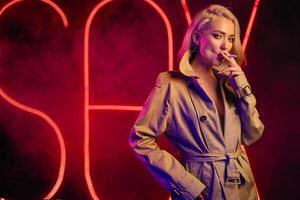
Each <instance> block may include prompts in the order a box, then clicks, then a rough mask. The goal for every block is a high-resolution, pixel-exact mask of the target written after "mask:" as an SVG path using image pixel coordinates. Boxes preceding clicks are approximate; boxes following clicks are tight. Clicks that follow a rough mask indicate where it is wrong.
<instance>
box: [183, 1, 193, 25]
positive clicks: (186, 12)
mask: <svg viewBox="0 0 300 200" xmlns="http://www.w3.org/2000/svg"><path fill="white" fill-rule="evenodd" d="M181 5H182V8H183V11H184V14H185V18H186V21H187V23H188V25H190V24H191V22H192V19H191V13H190V10H189V7H188V5H187V3H186V0H181Z"/></svg>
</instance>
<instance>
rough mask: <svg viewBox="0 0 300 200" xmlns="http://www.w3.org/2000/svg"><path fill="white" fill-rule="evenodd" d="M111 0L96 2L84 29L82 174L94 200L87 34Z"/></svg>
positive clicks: (95, 197)
mask: <svg viewBox="0 0 300 200" xmlns="http://www.w3.org/2000/svg"><path fill="white" fill-rule="evenodd" d="M109 2H111V0H104V1H102V2H100V3H98V4H97V5H96V6H95V7H94V9H93V10H92V12H91V13H90V15H89V17H88V19H87V22H86V24H85V29H84V58H83V59H84V106H83V107H84V176H85V180H86V183H87V186H88V190H89V192H90V195H91V196H92V198H93V199H94V200H99V197H98V196H97V194H96V191H95V188H94V186H93V182H92V179H91V172H90V150H89V137H90V130H89V129H90V123H89V95H90V94H89V35H90V27H91V24H92V20H93V18H94V17H95V15H96V13H97V12H98V10H100V8H102V7H103V6H104V5H105V4H107V3H109Z"/></svg>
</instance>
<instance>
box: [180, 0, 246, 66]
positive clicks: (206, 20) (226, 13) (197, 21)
mask: <svg viewBox="0 0 300 200" xmlns="http://www.w3.org/2000/svg"><path fill="white" fill-rule="evenodd" d="M216 16H222V17H225V18H226V19H229V20H230V21H232V22H233V24H234V29H235V30H234V42H233V46H232V50H231V53H233V54H236V55H237V56H238V57H237V58H236V61H237V63H238V64H239V65H241V64H242V63H243V62H244V60H245V56H244V52H243V50H242V45H241V39H240V25H239V22H238V20H237V18H236V17H235V16H234V14H233V13H232V12H231V11H230V10H228V9H227V8H225V7H224V6H221V5H217V4H213V5H210V6H208V7H207V8H205V9H203V10H201V11H200V12H198V13H197V14H196V16H195V17H194V18H193V20H192V23H191V24H190V26H189V27H188V29H187V31H186V33H185V35H184V38H183V42H182V45H181V48H180V50H179V52H178V61H179V62H180V60H181V58H182V56H183V54H184V53H185V52H186V51H191V52H193V51H194V49H195V44H194V42H193V40H192V34H193V32H194V31H203V30H205V29H206V28H208V26H209V25H210V22H211V21H212V19H213V18H214V17H216Z"/></svg>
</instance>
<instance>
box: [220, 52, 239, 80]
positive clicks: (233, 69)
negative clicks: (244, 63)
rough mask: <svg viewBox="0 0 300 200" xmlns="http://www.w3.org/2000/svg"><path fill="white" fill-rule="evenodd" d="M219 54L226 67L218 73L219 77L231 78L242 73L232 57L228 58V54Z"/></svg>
mask: <svg viewBox="0 0 300 200" xmlns="http://www.w3.org/2000/svg"><path fill="white" fill-rule="evenodd" d="M221 54H222V56H223V58H224V59H225V60H226V61H227V63H228V67H227V68H226V69H224V70H222V71H219V72H218V74H219V75H221V76H224V77H229V78H232V77H235V76H238V75H240V74H241V73H243V71H242V68H241V67H240V66H239V65H238V64H237V63H236V61H235V59H234V58H233V57H230V54H229V53H227V52H225V51H221Z"/></svg>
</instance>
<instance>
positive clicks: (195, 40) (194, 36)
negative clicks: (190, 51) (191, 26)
mask: <svg viewBox="0 0 300 200" xmlns="http://www.w3.org/2000/svg"><path fill="white" fill-rule="evenodd" d="M192 40H193V43H194V45H199V40H200V33H199V32H198V31H193V34H192Z"/></svg>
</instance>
